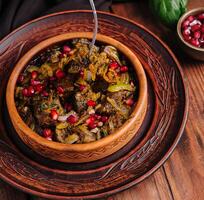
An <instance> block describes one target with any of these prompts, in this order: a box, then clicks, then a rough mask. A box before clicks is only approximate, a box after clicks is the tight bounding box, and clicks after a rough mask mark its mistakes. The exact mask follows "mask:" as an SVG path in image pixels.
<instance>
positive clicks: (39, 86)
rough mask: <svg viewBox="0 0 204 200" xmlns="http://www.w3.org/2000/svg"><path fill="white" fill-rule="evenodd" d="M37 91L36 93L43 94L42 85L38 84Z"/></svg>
mask: <svg viewBox="0 0 204 200" xmlns="http://www.w3.org/2000/svg"><path fill="white" fill-rule="evenodd" d="M35 90H36V92H39V93H40V92H42V90H43V85H42V84H38V85H36V86H35Z"/></svg>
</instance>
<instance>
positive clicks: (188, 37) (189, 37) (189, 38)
mask: <svg viewBox="0 0 204 200" xmlns="http://www.w3.org/2000/svg"><path fill="white" fill-rule="evenodd" d="M183 38H184V40H186V41H189V40H191V39H192V37H191V36H190V35H183Z"/></svg>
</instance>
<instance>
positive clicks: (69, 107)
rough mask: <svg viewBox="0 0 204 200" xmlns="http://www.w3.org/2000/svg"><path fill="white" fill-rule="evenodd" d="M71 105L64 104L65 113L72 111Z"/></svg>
mask: <svg viewBox="0 0 204 200" xmlns="http://www.w3.org/2000/svg"><path fill="white" fill-rule="evenodd" d="M72 107H73V106H72V104H71V103H65V105H64V108H65V109H66V111H67V112H69V111H70V110H72Z"/></svg>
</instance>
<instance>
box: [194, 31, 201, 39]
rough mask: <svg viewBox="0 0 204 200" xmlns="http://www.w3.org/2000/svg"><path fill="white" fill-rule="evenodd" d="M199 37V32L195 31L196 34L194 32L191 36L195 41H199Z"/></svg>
mask: <svg viewBox="0 0 204 200" xmlns="http://www.w3.org/2000/svg"><path fill="white" fill-rule="evenodd" d="M200 36H201V33H200V31H196V32H194V34H193V37H194V38H196V39H199V38H200Z"/></svg>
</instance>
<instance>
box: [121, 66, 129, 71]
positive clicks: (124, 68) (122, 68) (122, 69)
mask: <svg viewBox="0 0 204 200" xmlns="http://www.w3.org/2000/svg"><path fill="white" fill-rule="evenodd" d="M120 71H121V72H127V71H128V67H127V66H122V67H121V68H120Z"/></svg>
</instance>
